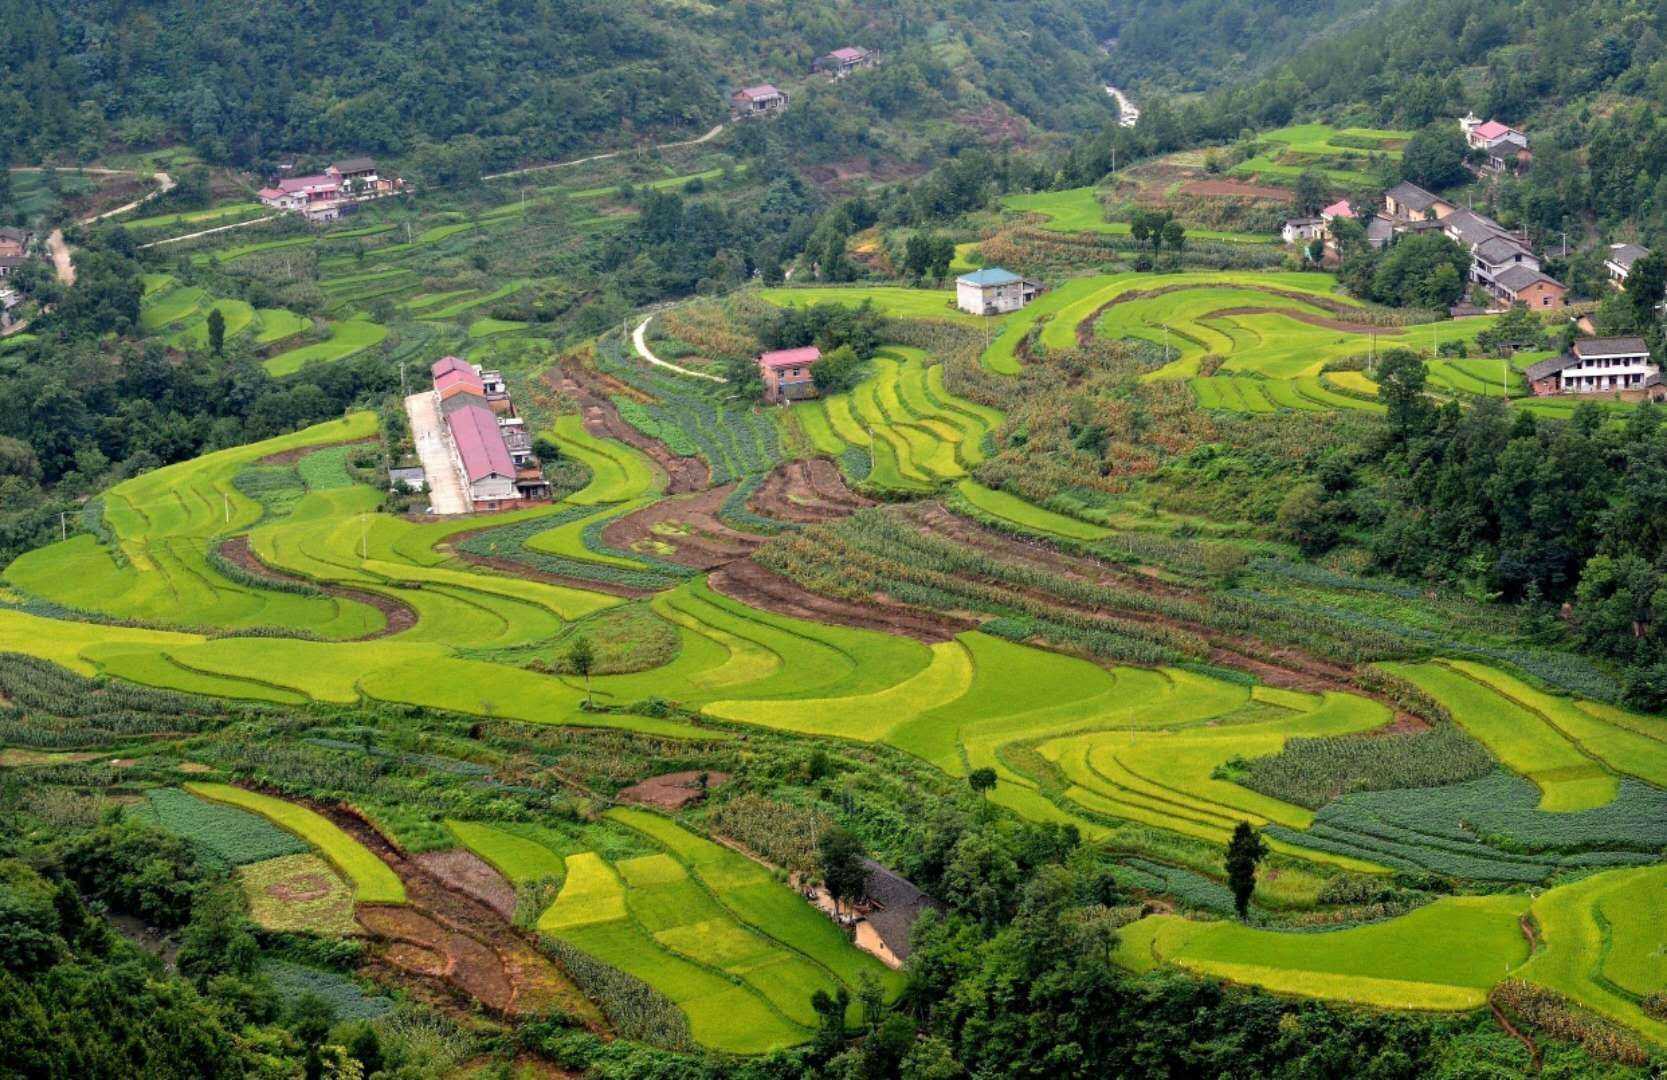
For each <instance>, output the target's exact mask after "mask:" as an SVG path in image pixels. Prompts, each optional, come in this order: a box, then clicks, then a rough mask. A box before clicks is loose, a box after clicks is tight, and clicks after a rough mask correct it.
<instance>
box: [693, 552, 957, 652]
mask: <svg viewBox="0 0 1667 1080" xmlns="http://www.w3.org/2000/svg"><path fill="white" fill-rule="evenodd" d="M707 583H708V584H710V585H711V586H712V588H714V589H716V590H717V591H718V592H720V593H723V594H724V595H725V596H728V597H731V598H733V599H736V600H739V601H741V602H742V603H743V604H750V605H752V606H753V607H758V608H763V609H764V610H765V611H773V612H775V613H777V614H778V615H789V616H792V617H793V618H798V619H810V620H812V621H814V622H824V623H835V624H837V625H839V626H853V627H856V628H858V629H860V630H878V631H880V632H881V633H886V634H901V635H903V636H905V637H912V638H915V639H917V640H919V641H924V642H926V643H928V644H935V643H937V642H940V641H948V640H950V639H951V638H953V637H954V636H955V635H956V634H959V633H964V632H965V631H967V630H975V629H977V628H978V623H977V622H976V621H974V620H972V619H964V618H958V617H956V616H952V615H940V614H938V613H936V612H931V611H925V610H922V609H919V608H912V607H904V606H903V605H901V604H895V603H892V602H890V601H887V600H886V599H885V598H884V597H878V596H877V597H874V598H873V599H872V600H871V601H869V602H867V603H857V602H855V601H851V600H839V599H835V598H834V597H830V596H823V595H822V594H821V593H814V592H811V591H810V590H809V589H806V588H805V587H804V586H802V585H800V584H799V583H798V582H796V581H793V580H791V579H789V578H785V577H782V576H781V575H780V574H777V573H775V572H773V571H770V570H766V569H765V568H764V567H762V566H760V565H758V564H757V563H755V562H753V561H752V560H750V559H742V560H740V561H737V562H733V563H730V564H729V565H728V566H726V567H724V568H723V569H721V570H718V571H715V572H714V573H713V574H712V575H711V576H710V577H709V578H707Z"/></svg>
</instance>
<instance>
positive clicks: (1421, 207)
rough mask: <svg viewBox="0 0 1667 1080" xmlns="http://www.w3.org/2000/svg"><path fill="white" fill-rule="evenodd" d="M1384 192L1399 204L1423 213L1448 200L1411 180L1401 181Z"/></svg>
mask: <svg viewBox="0 0 1667 1080" xmlns="http://www.w3.org/2000/svg"><path fill="white" fill-rule="evenodd" d="M1384 194H1385V195H1387V196H1388V197H1389V198H1391V199H1394V200H1395V202H1396V203H1397V204H1398V205H1400V206H1404V207H1406V208H1407V209H1408V210H1410V211H1412V212H1413V213H1415V214H1422V213H1423V212H1424V211H1426V210H1428V209H1429V208H1430V207H1432V206H1434V205H1435V204H1436V203H1439V202H1446V201H1447V200H1445V199H1443V198H1441V197H1439V196H1437V195H1434V194H1432V193H1430V192H1428V191H1425V190H1424V189H1423V188H1421V187H1419V186H1418V185H1417V184H1414V183H1413V182H1412V181H1410V180H1403V181H1401V182H1400V183H1399V184H1396V185H1395V186H1394V187H1392V188H1390V189H1389V190H1388V191H1386V192H1384Z"/></svg>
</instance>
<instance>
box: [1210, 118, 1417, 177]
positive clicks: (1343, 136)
mask: <svg viewBox="0 0 1667 1080" xmlns="http://www.w3.org/2000/svg"><path fill="white" fill-rule="evenodd" d="M1258 138H1259V139H1260V140H1261V141H1263V142H1267V143H1272V144H1273V148H1272V149H1270V150H1268V151H1266V152H1264V153H1262V154H1259V155H1257V156H1255V157H1251V158H1249V159H1247V160H1245V161H1241V162H1239V163H1238V164H1237V165H1235V166H1233V168H1232V169H1231V170H1230V171H1231V172H1232V173H1233V174H1234V175H1237V176H1255V177H1260V178H1262V179H1265V180H1270V181H1274V182H1285V181H1291V180H1295V179H1296V178H1297V177H1298V176H1301V175H1302V174H1303V173H1305V172H1316V173H1319V174H1320V175H1322V176H1324V177H1326V178H1327V179H1328V180H1331V181H1332V182H1333V183H1336V184H1362V183H1366V182H1369V181H1370V180H1371V179H1372V176H1371V174H1370V172H1369V171H1368V170H1369V165H1370V163H1371V159H1372V158H1373V157H1374V156H1375V157H1378V158H1381V159H1383V160H1385V161H1390V162H1393V161H1399V160H1400V157H1401V146H1402V145H1403V144H1404V143H1405V142H1406V141H1407V140H1408V139H1410V138H1412V132H1410V131H1390V130H1384V129H1380V128H1341V129H1339V128H1334V127H1331V126H1330V125H1328V124H1298V125H1295V126H1292V127H1286V128H1281V129H1279V130H1278V131H1269V132H1264V133H1262V134H1261V135H1259V136H1258Z"/></svg>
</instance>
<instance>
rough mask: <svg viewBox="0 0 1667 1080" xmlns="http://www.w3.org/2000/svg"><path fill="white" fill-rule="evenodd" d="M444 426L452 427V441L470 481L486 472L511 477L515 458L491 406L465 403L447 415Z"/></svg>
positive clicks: (485, 476)
mask: <svg viewBox="0 0 1667 1080" xmlns="http://www.w3.org/2000/svg"><path fill="white" fill-rule="evenodd" d="M446 426H447V427H449V428H451V437H452V441H453V442H454V443H456V444H457V454H458V456H459V457H461V458H462V459H463V471H464V473H466V474H467V475H468V477H469V482H470V483H474V482H475V481H477V480H484V479H486V478H487V477H488V476H504V477H514V475H515V462H514V460H513V459H511V458H510V456H509V447H507V446H505V445H504V437H503V434H502V433H501V432H499V431H498V420H497V417H495V416H493V415H492V413H491V410H489V409H487V408H486V407H485V406H483V405H464V406H462V407H460V408H457V409H454V410H453V411H452V413H451V415H449V416H447V417H446Z"/></svg>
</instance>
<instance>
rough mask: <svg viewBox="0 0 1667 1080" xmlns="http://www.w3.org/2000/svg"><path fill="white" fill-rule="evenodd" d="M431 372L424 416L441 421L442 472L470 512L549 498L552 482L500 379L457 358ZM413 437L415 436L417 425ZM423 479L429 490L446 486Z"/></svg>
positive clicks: (443, 360)
mask: <svg viewBox="0 0 1667 1080" xmlns="http://www.w3.org/2000/svg"><path fill="white" fill-rule="evenodd" d="M429 373H430V374H431V375H432V376H433V377H434V390H433V395H434V396H433V399H432V400H431V403H430V404H428V405H426V406H425V407H424V408H425V410H434V412H433V413H428V412H426V411H425V413H424V415H437V416H438V417H439V418H440V425H439V426H440V427H441V428H442V433H441V437H442V438H443V439H444V441H445V449H446V452H447V453H446V461H447V468H446V471H447V472H448V473H451V474H455V479H456V482H457V483H458V484H459V485H460V486H461V488H462V492H463V495H464V497H465V498H466V499H467V501H468V504H469V509H472V510H500V509H504V508H506V507H510V506H517V505H521V504H522V503H525V502H535V501H542V500H544V499H548V498H549V497H550V483H549V481H548V480H546V479H545V478H544V469H543V466H542V464H541V463H540V462H539V460H538V457H537V456H536V455H535V454H534V453H533V451H532V438H531V436H530V435H528V433H527V428H526V423H525V422H524V421H523V420H521V418H520V417H518V416H516V415H515V407H514V405H513V404H512V403H511V402H510V400H509V392H508V389H507V388H506V387H505V385H504V382H503V377H502V376H501V375H499V373H498V372H496V371H482V370H481V369H480V368H479V367H477V366H475V365H474V364H471V363H469V362H468V361H467V360H463V359H461V358H459V357H456V356H446V357H441V358H440V359H439V360H436V361H435V362H434V364H433V365H432V366H431V367H430V368H429ZM408 411H410V410H409V409H408ZM414 415H415V414H414ZM413 434H414V435H416V434H419V433H417V432H416V431H415V425H413ZM424 469H425V472H426V470H427V469H428V464H427V462H426V461H425V463H424ZM427 479H428V487H429V488H430V489H437V488H441V487H443V486H444V485H443V484H441V483H440V482H438V481H437V480H436V478H435V477H433V476H429V477H427Z"/></svg>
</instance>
